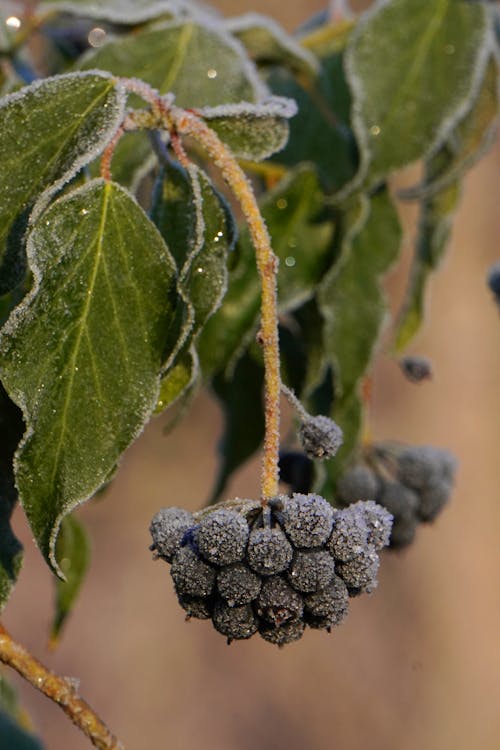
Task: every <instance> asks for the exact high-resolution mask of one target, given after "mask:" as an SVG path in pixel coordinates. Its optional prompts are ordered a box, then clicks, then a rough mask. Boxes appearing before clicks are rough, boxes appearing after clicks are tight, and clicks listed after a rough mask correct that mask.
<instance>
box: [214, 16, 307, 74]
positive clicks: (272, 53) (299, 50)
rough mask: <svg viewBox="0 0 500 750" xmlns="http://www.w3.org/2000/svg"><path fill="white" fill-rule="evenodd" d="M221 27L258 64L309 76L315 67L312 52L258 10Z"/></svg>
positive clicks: (227, 22) (231, 19)
mask: <svg viewBox="0 0 500 750" xmlns="http://www.w3.org/2000/svg"><path fill="white" fill-rule="evenodd" d="M225 28H226V30H227V31H228V32H229V33H230V34H233V35H234V36H236V37H237V38H238V39H239V40H240V42H241V43H242V44H243V45H244V47H245V48H246V49H247V51H248V53H249V54H250V56H251V57H252V58H253V59H254V60H255V61H256V62H257V63H259V64H261V65H271V64H274V65H283V66H285V67H287V68H288V69H289V70H292V71H295V72H302V73H306V74H309V75H313V74H314V73H316V72H317V70H318V63H317V60H316V58H315V57H314V55H313V54H312V53H311V52H309V51H308V50H306V49H304V47H302V46H301V45H300V44H299V43H298V42H297V41H296V40H295V39H294V38H293V37H291V36H290V35H288V34H287V33H286V32H285V30H284V29H283V28H282V27H281V26H280V25H279V24H278V23H276V21H274V20H273V19H272V18H268V17H267V16H263V15H261V14H260V13H245V14H244V15H242V16H237V17H236V18H230V19H228V20H227V21H226V23H225Z"/></svg>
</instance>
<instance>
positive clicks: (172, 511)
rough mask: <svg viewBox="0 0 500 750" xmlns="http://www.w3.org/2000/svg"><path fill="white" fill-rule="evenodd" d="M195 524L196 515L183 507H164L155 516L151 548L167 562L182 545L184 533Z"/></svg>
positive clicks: (151, 528)
mask: <svg viewBox="0 0 500 750" xmlns="http://www.w3.org/2000/svg"><path fill="white" fill-rule="evenodd" d="M193 526H195V520H194V517H193V515H192V514H191V513H189V511H187V510H184V509H183V508H162V509H161V510H159V511H158V513H157V514H156V515H155V516H154V517H153V520H152V521H151V524H150V526H149V531H150V533H151V536H152V538H153V544H152V547H151V549H154V550H155V552H156V553H157V554H158V557H162V558H163V559H164V560H166V561H167V562H172V558H173V556H174V555H175V553H176V552H177V550H178V549H179V548H180V546H181V542H182V540H183V538H184V534H185V533H186V531H188V530H189V529H190V528H192V527H193Z"/></svg>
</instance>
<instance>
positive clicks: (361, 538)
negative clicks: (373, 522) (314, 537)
mask: <svg viewBox="0 0 500 750" xmlns="http://www.w3.org/2000/svg"><path fill="white" fill-rule="evenodd" d="M367 543H368V526H367V524H366V520H365V518H364V517H363V515H362V514H361V513H359V511H358V509H355V508H354V506H349V507H348V508H344V509H343V510H338V511H336V512H335V515H334V521H333V531H332V535H331V537H330V539H329V541H328V549H329V550H330V554H331V555H332V557H334V558H335V560H339V561H340V562H348V561H349V560H353V559H354V558H355V557H357V555H359V554H361V553H362V552H363V550H364V549H365V548H366V545H367Z"/></svg>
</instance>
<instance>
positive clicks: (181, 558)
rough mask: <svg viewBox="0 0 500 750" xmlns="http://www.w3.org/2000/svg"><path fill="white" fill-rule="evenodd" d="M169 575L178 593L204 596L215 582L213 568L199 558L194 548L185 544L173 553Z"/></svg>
mask: <svg viewBox="0 0 500 750" xmlns="http://www.w3.org/2000/svg"><path fill="white" fill-rule="evenodd" d="M170 575H171V576H172V579H173V581H174V584H175V590H176V591H177V593H178V594H188V595H190V596H200V597H206V596H209V595H210V594H211V593H212V590H213V588H214V584H215V570H214V569H213V568H212V567H211V566H210V565H207V563H206V562H204V561H203V560H200V558H199V557H198V555H197V554H196V552H195V551H194V549H193V548H192V547H191V546H189V545H186V546H185V547H181V548H180V550H179V551H178V552H177V553H176V554H175V556H174V559H173V560H172V567H171V568H170Z"/></svg>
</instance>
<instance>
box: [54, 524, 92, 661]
mask: <svg viewBox="0 0 500 750" xmlns="http://www.w3.org/2000/svg"><path fill="white" fill-rule="evenodd" d="M55 556H56V560H57V564H58V565H59V569H60V570H61V571H62V573H63V574H64V576H65V579H66V580H64V581H62V580H61V579H59V578H58V579H55V587H56V605H55V615H54V620H53V622H52V628H51V633H50V642H51V645H52V646H55V645H56V644H57V641H58V640H59V636H60V633H61V629H62V627H63V625H64V623H65V622H66V619H67V617H68V615H69V614H70V613H71V610H72V609H73V606H74V604H75V601H76V598H77V596H78V594H79V592H80V588H81V585H82V583H83V579H84V577H85V574H86V572H87V568H88V566H89V562H90V545H89V540H88V537H87V533H86V531H85V528H84V527H83V525H82V524H81V523H80V521H78V520H77V518H75V516H74V515H70V516H66V517H65V518H63V520H62V523H61V530H60V533H59V536H58V537H57V542H56V548H55Z"/></svg>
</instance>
